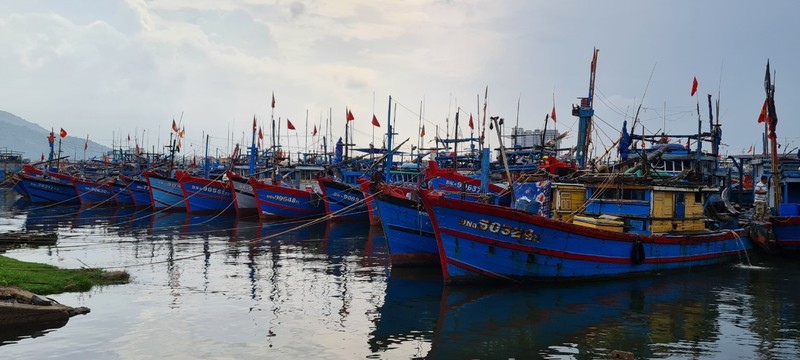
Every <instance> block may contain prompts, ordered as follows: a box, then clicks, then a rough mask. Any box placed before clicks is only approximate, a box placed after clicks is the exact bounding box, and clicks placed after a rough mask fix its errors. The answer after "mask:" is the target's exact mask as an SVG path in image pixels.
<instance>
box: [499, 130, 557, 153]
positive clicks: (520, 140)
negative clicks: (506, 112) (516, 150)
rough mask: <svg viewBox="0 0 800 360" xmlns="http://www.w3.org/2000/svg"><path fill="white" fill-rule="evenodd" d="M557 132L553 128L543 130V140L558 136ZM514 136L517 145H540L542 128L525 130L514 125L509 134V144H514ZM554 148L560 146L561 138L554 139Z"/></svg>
mask: <svg viewBox="0 0 800 360" xmlns="http://www.w3.org/2000/svg"><path fill="white" fill-rule="evenodd" d="M558 135H559V133H558V130H555V129H548V130H547V131H545V134H544V141H545V142H547V141H550V140H552V139H554V138H556V137H558ZM514 138H516V144H517V146H521V147H531V146H540V145H542V130H541V129H536V130H525V129H523V128H521V127H516V126H515V127H514V128H513V131H512V135H511V143H510V144H509V145H510V146H513V145H514V143H515V142H514ZM556 148H557V149H558V148H561V140H557V141H556Z"/></svg>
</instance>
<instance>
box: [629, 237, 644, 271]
mask: <svg viewBox="0 0 800 360" xmlns="http://www.w3.org/2000/svg"><path fill="white" fill-rule="evenodd" d="M631 262H632V263H633V264H634V265H639V264H641V263H643V262H644V244H642V240H640V239H639V238H638V237H637V238H636V241H634V242H633V248H631Z"/></svg>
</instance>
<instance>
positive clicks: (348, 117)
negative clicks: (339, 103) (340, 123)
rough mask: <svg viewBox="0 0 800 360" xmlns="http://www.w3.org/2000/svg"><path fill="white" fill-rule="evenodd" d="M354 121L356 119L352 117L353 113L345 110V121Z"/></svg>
mask: <svg viewBox="0 0 800 360" xmlns="http://www.w3.org/2000/svg"><path fill="white" fill-rule="evenodd" d="M355 119H356V117H355V116H353V112H352V111H350V110H347V121H353V120H355Z"/></svg>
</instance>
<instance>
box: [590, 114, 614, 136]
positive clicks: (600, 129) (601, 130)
mask: <svg viewBox="0 0 800 360" xmlns="http://www.w3.org/2000/svg"><path fill="white" fill-rule="evenodd" d="M593 117H597V119H598V120H600V121H601V122H603V124H606V125H608V127H610V128H612V129H616V127H614V126H612V125H611V124H609V123H608V122H607V121H605V120H603V119H602V118H600V117H598V116H597V115H594V116H593ZM597 129H598V130H599V131H600V132H602V133H603V135H605V136H606V138H608V140H609V141H611V142H614V141H615V140H614V138H613V137H611V136H609V135H608V134H606V132H605V131H603V129H602V128H600V127H597Z"/></svg>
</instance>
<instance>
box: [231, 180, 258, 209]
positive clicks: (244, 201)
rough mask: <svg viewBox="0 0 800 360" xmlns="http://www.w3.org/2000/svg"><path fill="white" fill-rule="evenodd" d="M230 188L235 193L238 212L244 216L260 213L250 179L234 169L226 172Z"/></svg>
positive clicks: (234, 199) (235, 205) (234, 198)
mask: <svg viewBox="0 0 800 360" xmlns="http://www.w3.org/2000/svg"><path fill="white" fill-rule="evenodd" d="M226 177H227V181H228V188H229V189H230V191H231V193H233V205H234V207H235V208H236V214H237V215H239V216H242V217H247V216H253V215H258V205H257V203H256V195H255V191H254V190H253V186H252V185H250V179H248V178H246V177H243V176H239V175H238V174H236V173H234V172H233V171H228V172H227V173H226Z"/></svg>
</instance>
